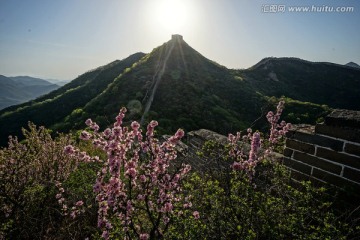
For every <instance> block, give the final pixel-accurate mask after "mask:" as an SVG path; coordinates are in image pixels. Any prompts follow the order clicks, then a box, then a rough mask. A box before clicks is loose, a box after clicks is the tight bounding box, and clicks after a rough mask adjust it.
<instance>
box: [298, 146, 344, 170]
mask: <svg viewBox="0 0 360 240" xmlns="http://www.w3.org/2000/svg"><path fill="white" fill-rule="evenodd" d="M294 159H295V160H298V161H301V162H303V163H306V164H309V165H311V166H314V167H317V168H321V169H324V170H326V171H328V172H331V173H335V174H340V173H341V169H342V167H341V166H340V165H336V164H334V163H331V162H327V161H325V160H322V159H320V158H317V157H314V156H311V155H308V154H306V153H303V152H297V151H296V152H294Z"/></svg>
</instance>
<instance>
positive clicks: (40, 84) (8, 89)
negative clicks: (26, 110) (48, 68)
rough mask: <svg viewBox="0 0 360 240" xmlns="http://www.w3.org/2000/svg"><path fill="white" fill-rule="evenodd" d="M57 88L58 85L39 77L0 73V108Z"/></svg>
mask: <svg viewBox="0 0 360 240" xmlns="http://www.w3.org/2000/svg"><path fill="white" fill-rule="evenodd" d="M57 88H59V86H58V85H56V84H52V83H50V82H48V81H46V80H43V79H39V78H33V77H28V76H19V77H5V76H3V75H0V109H3V108H6V107H8V106H12V105H16V104H20V103H23V102H26V101H29V100H31V99H35V98H37V97H39V96H41V95H44V94H46V93H48V92H51V91H52V90H55V89H57Z"/></svg>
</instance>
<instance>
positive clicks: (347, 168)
mask: <svg viewBox="0 0 360 240" xmlns="http://www.w3.org/2000/svg"><path fill="white" fill-rule="evenodd" d="M283 161H284V164H285V165H287V166H288V167H289V168H290V169H291V171H292V175H293V176H294V178H301V179H313V180H315V181H320V182H327V183H330V184H333V185H335V186H338V187H341V188H345V189H353V190H355V191H359V190H360V112H359V111H350V110H339V109H338V110H334V111H333V112H332V113H331V114H329V115H328V116H327V117H326V118H325V122H324V123H323V124H317V125H316V126H310V125H296V126H294V127H293V128H292V129H291V131H289V132H288V133H287V139H286V147H285V150H284V158H283Z"/></svg>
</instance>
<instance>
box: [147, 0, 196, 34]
mask: <svg viewBox="0 0 360 240" xmlns="http://www.w3.org/2000/svg"><path fill="white" fill-rule="evenodd" d="M153 6H154V14H153V16H154V20H155V22H156V24H157V26H158V27H159V28H162V29H163V30H167V31H172V32H182V31H183V30H184V29H185V28H186V27H188V26H189V24H190V18H191V7H190V5H189V4H188V1H185V0H158V1H154V5H153Z"/></svg>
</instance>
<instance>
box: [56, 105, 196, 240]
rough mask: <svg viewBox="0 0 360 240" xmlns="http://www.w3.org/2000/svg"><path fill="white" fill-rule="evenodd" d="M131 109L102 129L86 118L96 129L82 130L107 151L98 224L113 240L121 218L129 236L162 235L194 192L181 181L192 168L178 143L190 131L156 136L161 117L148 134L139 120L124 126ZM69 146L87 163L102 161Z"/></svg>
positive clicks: (97, 185)
mask: <svg viewBox="0 0 360 240" xmlns="http://www.w3.org/2000/svg"><path fill="white" fill-rule="evenodd" d="M125 113H126V109H125V108H122V109H121V110H120V112H119V114H118V116H117V117H116V122H115V123H114V125H113V127H112V128H107V129H105V130H104V131H102V132H99V126H98V125H97V124H96V123H94V122H93V121H92V120H91V119H88V120H86V122H85V123H86V125H87V126H88V127H89V128H90V129H91V130H90V131H82V132H81V134H80V138H81V139H83V140H88V141H92V143H93V145H94V146H95V147H97V148H99V149H101V150H103V151H104V152H105V153H106V156H107V159H106V160H105V161H103V166H102V168H101V170H100V171H99V172H98V174H97V179H96V182H95V184H94V187H93V189H94V192H95V193H96V201H97V203H98V207H99V208H98V227H99V228H101V229H102V237H103V238H104V239H108V238H109V237H110V235H111V230H112V229H113V228H114V226H113V224H114V219H116V221H115V222H117V223H120V224H121V226H122V234H123V236H125V238H134V237H135V238H139V239H144V240H145V239H148V238H160V237H162V236H163V234H164V232H165V231H166V230H167V229H168V226H169V224H170V222H171V219H172V217H174V216H175V215H176V214H177V215H179V214H181V212H182V210H183V209H186V208H189V207H191V202H190V200H189V199H190V197H189V196H186V197H185V196H184V194H183V192H182V185H181V181H182V179H183V178H184V177H185V176H186V175H187V173H188V172H189V171H190V169H191V167H190V165H185V164H176V163H175V161H174V160H175V159H176V158H177V151H176V148H175V147H176V145H177V143H178V142H179V141H180V140H181V138H182V137H183V136H184V131H183V130H181V129H179V130H178V131H177V132H176V133H175V135H173V136H171V137H170V138H168V139H167V140H165V141H163V142H161V141H160V140H158V139H157V138H155V137H154V135H155V132H154V131H155V128H156V126H157V125H158V122H156V121H151V122H150V123H149V124H148V126H147V129H146V130H147V131H146V134H145V135H144V136H143V134H142V129H141V128H140V124H139V123H138V122H136V121H134V122H132V123H131V125H130V127H126V126H123V120H124V117H125ZM64 151H65V152H66V153H68V154H70V155H72V156H73V157H76V158H81V159H82V160H85V161H86V162H89V161H100V160H99V158H97V157H96V158H91V157H90V156H88V155H86V154H85V153H82V152H81V151H79V150H76V149H75V148H74V147H73V146H67V147H65V149H64ZM58 197H59V199H60V200H61V199H62V198H61V195H59V196H58ZM75 209H76V208H75ZM76 213H77V212H75V213H74V214H73V215H76ZM194 216H195V217H196V218H199V213H198V212H196V211H195V212H194Z"/></svg>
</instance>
